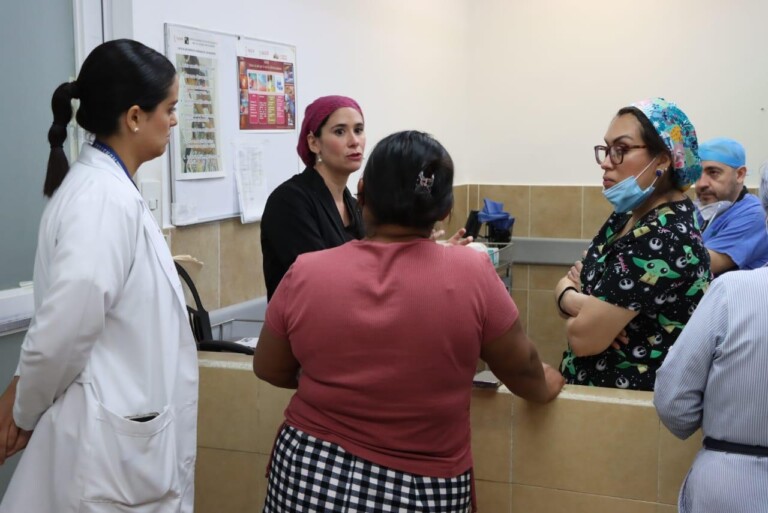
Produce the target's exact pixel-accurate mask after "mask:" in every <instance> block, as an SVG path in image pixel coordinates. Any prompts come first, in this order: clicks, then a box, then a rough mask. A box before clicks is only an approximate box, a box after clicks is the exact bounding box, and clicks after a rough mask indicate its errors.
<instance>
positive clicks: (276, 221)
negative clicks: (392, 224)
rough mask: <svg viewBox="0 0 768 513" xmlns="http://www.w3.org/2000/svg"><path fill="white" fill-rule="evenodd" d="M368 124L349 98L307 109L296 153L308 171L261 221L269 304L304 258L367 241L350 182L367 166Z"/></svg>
mask: <svg viewBox="0 0 768 513" xmlns="http://www.w3.org/2000/svg"><path fill="white" fill-rule="evenodd" d="M364 123H365V122H364V119H363V111H362V110H361V109H360V106H359V105H358V104H357V102H356V101H355V100H353V99H352V98H347V97H346V96H323V97H321V98H318V99H317V100H315V101H314V102H312V103H311V104H310V105H309V106H308V107H307V110H306V111H305V113H304V122H303V123H302V124H301V132H300V133H299V144H298V147H297V148H296V149H297V151H298V152H299V156H300V157H301V160H302V161H303V162H304V164H306V166H307V167H306V169H305V170H304V171H303V172H302V173H301V174H298V175H295V176H293V177H292V178H290V179H289V180H287V181H286V182H284V183H283V184H281V185H280V186H279V187H277V189H275V190H274V191H273V192H272V194H270V195H269V199H267V204H266V207H265V208H264V215H263V216H262V219H261V251H262V253H263V255H264V280H265V281H266V285H267V298H268V299H269V298H271V297H272V294H274V292H275V289H276V288H277V285H278V284H279V283H280V280H281V279H282V278H283V275H285V273H286V272H288V268H289V267H290V266H291V264H292V263H293V262H294V261H295V260H296V257H298V256H299V255H301V254H302V253H309V252H310V251H319V250H321V249H328V248H334V247H336V246H340V245H342V244H344V243H345V242H347V241H350V240H353V239H362V238H363V221H362V218H361V217H360V212H359V210H358V208H357V202H356V201H355V198H353V197H352V194H351V193H350V192H349V189H347V180H348V179H349V175H351V174H352V173H354V172H355V171H357V170H358V169H360V166H361V165H362V162H363V151H364V150H365V124H364Z"/></svg>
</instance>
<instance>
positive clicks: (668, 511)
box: [656, 504, 677, 513]
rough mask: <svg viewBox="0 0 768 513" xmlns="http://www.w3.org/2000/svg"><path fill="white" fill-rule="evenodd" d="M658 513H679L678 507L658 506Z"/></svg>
mask: <svg viewBox="0 0 768 513" xmlns="http://www.w3.org/2000/svg"><path fill="white" fill-rule="evenodd" d="M656 513H677V505H675V506H669V505H667V504H656Z"/></svg>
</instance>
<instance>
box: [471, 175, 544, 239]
mask: <svg viewBox="0 0 768 513" xmlns="http://www.w3.org/2000/svg"><path fill="white" fill-rule="evenodd" d="M477 187H478V200H479V201H478V203H477V206H476V207H475V208H476V209H481V208H482V207H483V199H484V198H488V199H491V200H493V201H499V202H501V203H503V204H504V210H505V211H506V212H509V214H510V215H512V216H513V217H514V218H515V224H514V226H513V227H512V235H514V236H515V237H528V236H529V234H530V219H531V217H530V200H531V189H532V187H530V186H528V185H483V184H480V185H478V186H477Z"/></svg>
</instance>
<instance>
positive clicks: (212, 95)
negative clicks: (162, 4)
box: [170, 30, 224, 180]
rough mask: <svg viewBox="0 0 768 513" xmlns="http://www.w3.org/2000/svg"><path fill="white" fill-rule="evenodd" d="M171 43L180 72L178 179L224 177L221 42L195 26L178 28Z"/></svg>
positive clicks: (177, 129) (177, 68)
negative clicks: (222, 159)
mask: <svg viewBox="0 0 768 513" xmlns="http://www.w3.org/2000/svg"><path fill="white" fill-rule="evenodd" d="M170 43H171V48H170V49H171V51H172V52H173V53H172V54H173V55H175V56H176V62H174V65H175V66H176V70H177V72H178V74H179V103H178V104H177V117H178V123H179V124H178V126H177V127H176V131H177V133H178V138H179V145H178V148H179V155H177V157H179V158H180V162H179V165H178V166H176V179H179V180H191V179H200V178H218V177H223V176H224V169H223V168H222V162H221V135H220V131H219V123H218V119H219V113H220V111H219V109H220V102H219V100H218V97H217V94H216V93H217V90H218V88H217V81H218V77H217V73H218V67H219V63H220V62H221V58H220V55H219V43H218V42H217V40H216V39H215V37H214V36H213V35H209V34H206V33H204V32H198V31H194V30H190V31H188V32H184V31H183V30H182V31H178V32H177V33H176V34H174V35H173V37H172V40H171V42H170Z"/></svg>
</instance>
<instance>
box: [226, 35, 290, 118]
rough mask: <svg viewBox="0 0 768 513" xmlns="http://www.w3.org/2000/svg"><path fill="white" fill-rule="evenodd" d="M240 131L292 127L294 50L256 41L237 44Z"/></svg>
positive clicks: (248, 40)
mask: <svg viewBox="0 0 768 513" xmlns="http://www.w3.org/2000/svg"><path fill="white" fill-rule="evenodd" d="M237 83H238V98H239V104H238V105H239V119H240V130H259V131H289V130H294V129H295V128H296V49H295V47H293V46H289V45H281V44H278V43H271V42H267V41H260V40H257V39H246V38H241V39H240V40H239V41H238V45H237Z"/></svg>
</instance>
